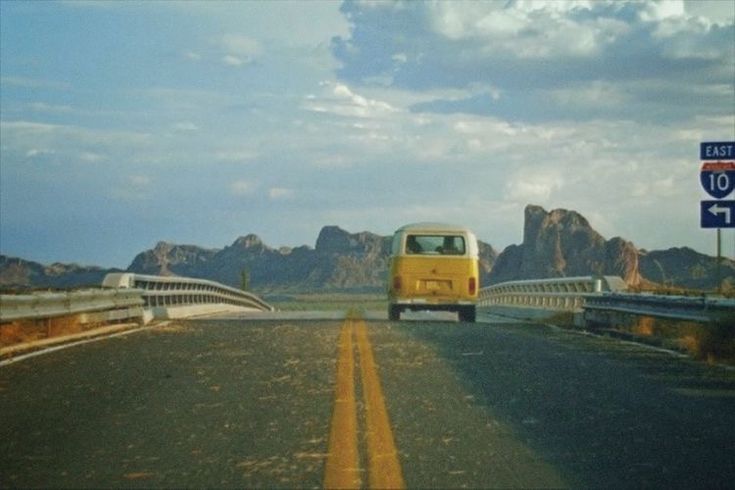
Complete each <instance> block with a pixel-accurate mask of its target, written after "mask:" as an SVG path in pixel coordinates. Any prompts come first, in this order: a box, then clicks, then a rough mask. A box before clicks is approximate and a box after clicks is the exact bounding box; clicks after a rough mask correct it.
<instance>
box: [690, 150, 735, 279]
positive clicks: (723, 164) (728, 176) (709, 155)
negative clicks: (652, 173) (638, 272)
mask: <svg viewBox="0 0 735 490" xmlns="http://www.w3.org/2000/svg"><path fill="white" fill-rule="evenodd" d="M699 158H700V160H702V167H701V169H700V172H699V182H700V183H701V184H702V188H703V189H704V190H705V192H706V193H707V194H709V195H710V196H712V197H713V198H715V199H716V200H715V201H713V200H706V201H701V202H700V204H699V216H700V219H699V224H700V226H701V227H702V228H716V229H717V278H716V279H717V291H718V292H720V293H721V292H722V275H721V273H720V262H721V261H722V228H735V200H727V199H726V198H727V197H728V196H729V195H730V194H732V192H733V190H735V141H710V142H702V143H700V145H699Z"/></svg>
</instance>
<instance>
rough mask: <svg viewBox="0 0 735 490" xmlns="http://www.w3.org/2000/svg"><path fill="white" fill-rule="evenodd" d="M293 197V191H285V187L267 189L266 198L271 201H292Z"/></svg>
mask: <svg viewBox="0 0 735 490" xmlns="http://www.w3.org/2000/svg"><path fill="white" fill-rule="evenodd" d="M294 195H295V192H294V190H293V189H287V188H285V187H272V188H270V189H268V197H269V198H271V199H272V200H279V199H292V198H293V197H294Z"/></svg>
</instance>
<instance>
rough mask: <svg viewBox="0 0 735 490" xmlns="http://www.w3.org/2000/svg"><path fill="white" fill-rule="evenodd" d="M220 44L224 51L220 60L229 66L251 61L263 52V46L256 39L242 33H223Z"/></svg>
mask: <svg viewBox="0 0 735 490" xmlns="http://www.w3.org/2000/svg"><path fill="white" fill-rule="evenodd" d="M220 44H221V47H222V49H223V50H224V52H225V55H224V56H223V57H222V62H223V63H224V64H226V65H229V66H242V65H245V64H248V63H252V62H253V61H255V60H256V59H258V58H259V57H260V56H261V55H262V53H263V48H262V47H261V44H260V42H259V41H258V40H257V39H254V38H251V37H248V36H245V35H242V34H225V35H224V36H223V37H222V39H221V41H220Z"/></svg>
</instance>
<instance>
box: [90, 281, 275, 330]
mask: <svg viewBox="0 0 735 490" xmlns="http://www.w3.org/2000/svg"><path fill="white" fill-rule="evenodd" d="M102 287H104V288H116V289H119V288H132V289H135V290H138V291H139V294H140V295H141V297H142V299H143V308H144V311H145V315H146V318H145V319H146V321H149V320H150V319H151V318H156V319H167V318H182V317H187V316H193V315H204V314H208V313H216V312H224V311H238V310H260V311H272V310H273V307H272V306H271V305H269V304H268V303H266V302H265V301H263V300H262V299H261V298H259V297H258V296H256V295H255V294H253V293H249V292H247V291H242V290H240V289H235V288H232V287H229V286H225V285H223V284H220V283H217V282H214V281H208V280H206V279H195V278H190V277H178V276H151V275H144V274H133V273H129V272H116V273H110V274H107V275H106V276H105V279H104V280H103V281H102Z"/></svg>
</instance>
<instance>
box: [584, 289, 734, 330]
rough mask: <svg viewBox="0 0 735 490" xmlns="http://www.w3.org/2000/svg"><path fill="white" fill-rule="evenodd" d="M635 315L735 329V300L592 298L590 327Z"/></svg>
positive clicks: (615, 295)
mask: <svg viewBox="0 0 735 490" xmlns="http://www.w3.org/2000/svg"><path fill="white" fill-rule="evenodd" d="M621 314H623V315H635V316H648V317H655V318H667V319H672V320H690V321H694V322H703V323H709V322H729V323H730V325H731V326H735V300H732V299H726V298H721V297H707V296H701V297H690V296H660V295H653V294H622V293H610V294H603V295H601V296H596V297H589V298H587V300H586V301H585V305H584V320H585V323H586V324H591V323H601V324H609V323H610V317H611V316H618V317H619V316H620V315H621Z"/></svg>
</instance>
